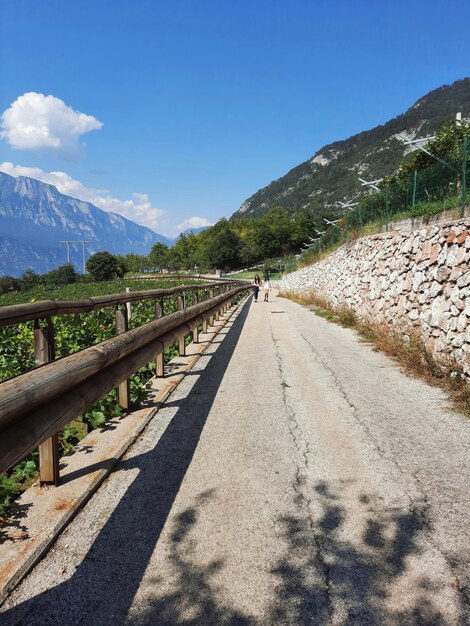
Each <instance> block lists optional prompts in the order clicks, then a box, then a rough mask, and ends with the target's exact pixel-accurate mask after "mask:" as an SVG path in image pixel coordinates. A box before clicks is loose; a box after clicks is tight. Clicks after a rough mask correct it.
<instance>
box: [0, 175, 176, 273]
mask: <svg viewBox="0 0 470 626" xmlns="http://www.w3.org/2000/svg"><path fill="white" fill-rule="evenodd" d="M67 240H68V241H87V242H88V243H87V244H86V250H87V256H89V255H90V254H93V253H95V252H98V251H100V250H108V251H109V252H111V253H113V254H127V253H129V252H137V253H139V254H148V252H149V251H150V248H151V247H152V245H153V244H154V243H157V241H161V242H163V243H166V244H170V245H171V243H172V240H170V239H168V238H166V237H164V236H163V235H159V234H158V233H155V232H154V231H152V230H151V229H150V228H147V227H145V226H141V225H140V224H136V223H135V222H132V221H131V220H128V219H127V218H125V217H123V216H122V215H118V214H117V213H110V212H109V213H108V212H107V211H103V210H102V209H99V208H98V207H96V206H95V205H93V204H91V203H90V202H85V201H84V200H78V199H76V198H72V197H71V196H67V195H65V194H62V193H61V192H59V191H58V189H57V187H55V186H54V185H51V184H49V183H43V182H42V181H39V180H37V179H35V178H29V177H26V176H18V177H14V176H10V175H9V174H5V173H4V172H0V275H5V274H8V275H11V276H19V275H21V274H22V273H23V272H24V271H25V270H27V269H29V268H30V269H32V270H33V271H35V272H38V273H44V272H48V271H50V270H51V269H54V268H56V267H58V266H59V265H63V264H64V263H66V262H67V255H66V250H65V246H64V245H63V244H61V243H60V242H61V241H62V242H63V241H67ZM70 251H71V262H72V263H73V264H74V265H75V266H76V268H77V269H79V270H82V269H83V267H82V265H83V259H82V253H83V250H82V247H81V246H79V249H75V246H71V247H70Z"/></svg>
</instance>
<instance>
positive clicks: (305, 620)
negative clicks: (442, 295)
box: [0, 297, 470, 626]
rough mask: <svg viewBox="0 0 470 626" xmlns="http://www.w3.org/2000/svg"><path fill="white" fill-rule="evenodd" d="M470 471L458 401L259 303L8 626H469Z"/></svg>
mask: <svg viewBox="0 0 470 626" xmlns="http://www.w3.org/2000/svg"><path fill="white" fill-rule="evenodd" d="M469 452H470V420H468V419H467V418H465V417H464V416H462V415H459V414H457V413H455V412H453V411H452V410H451V409H450V408H449V406H448V402H447V400H446V398H445V396H444V394H443V393H442V392H441V391H439V390H436V389H434V388H431V387H429V386H427V385H426V384H425V383H423V382H420V381H418V380H414V379H412V378H410V377H409V376H408V375H406V374H404V373H403V372H402V371H401V370H400V369H399V367H398V366H397V365H396V364H395V363H394V362H393V361H391V360H390V359H389V358H387V357H385V356H384V355H382V354H380V353H377V352H375V351H374V350H373V349H372V347H371V346H369V345H367V344H365V343H363V342H361V340H360V339H359V338H358V337H357V335H356V334H355V333H354V331H352V330H349V329H344V328H341V327H339V326H337V325H334V324H331V323H329V322H327V321H325V320H324V319H322V318H320V317H318V316H316V315H315V314H314V313H313V312H312V311H310V310H308V309H307V308H305V307H301V306H299V305H297V304H295V303H292V302H290V301H287V300H284V299H281V298H278V297H274V298H273V300H272V301H270V302H267V303H265V302H262V301H260V302H257V303H254V302H253V301H252V300H251V298H250V299H249V300H248V301H247V302H246V304H245V305H244V306H243V307H242V308H241V309H240V310H239V312H238V313H237V314H236V316H235V317H234V319H233V321H232V322H230V323H229V324H228V325H227V326H226V327H225V328H224V330H223V331H222V332H221V334H220V335H219V336H218V338H217V339H216V342H215V343H214V344H213V345H212V346H211V348H210V349H209V350H208V351H207V352H206V353H205V355H204V356H203V357H202V358H201V359H200V360H199V361H198V363H197V365H196V367H195V368H194V369H193V370H192V371H191V372H190V374H188V375H187V376H186V377H185V379H184V381H183V382H182V383H181V384H180V386H179V387H178V389H177V390H176V391H175V392H174V393H173V394H172V396H171V397H170V398H169V400H168V401H167V403H166V406H165V407H164V408H163V409H162V410H160V411H159V412H158V414H157V415H156V417H155V418H154V420H153V421H152V422H151V423H150V425H149V426H148V428H147V429H146V430H145V431H144V433H143V434H142V435H141V436H140V438H139V439H138V441H137V442H136V443H135V444H134V445H133V446H132V448H131V449H130V450H129V451H128V453H127V455H126V457H125V458H124V459H123V461H122V462H121V463H120V465H119V466H118V468H117V470H116V471H115V472H114V473H113V474H112V475H111V476H110V478H109V479H108V480H107V481H106V482H105V483H104V484H103V486H102V487H101V488H100V490H99V491H98V492H97V493H96V494H95V496H94V497H93V498H92V499H91V500H90V502H89V503H88V504H87V505H86V507H85V508H84V509H83V511H81V512H80V513H79V515H78V516H77V517H76V518H75V520H74V521H73V522H72V523H71V524H70V525H69V526H68V528H67V529H66V531H65V532H64V533H63V534H62V536H61V537H60V538H59V539H58V541H57V542H56V544H55V546H54V548H53V549H52V550H51V551H50V552H49V554H48V555H47V556H46V557H45V558H44V559H43V560H42V561H41V562H40V563H39V564H38V566H37V567H36V568H35V569H34V571H33V572H32V573H31V574H30V575H29V576H28V577H27V578H26V579H25V580H24V582H23V583H22V584H21V585H20V586H19V587H18V589H17V590H16V591H15V592H14V593H13V594H12V595H11V597H10V598H9V599H8V600H7V601H6V603H5V604H4V605H3V607H2V609H1V610H0V623H1V624H2V625H4V624H5V625H10V624H22V625H27V624H34V625H41V624H61V625H64V624H65V625H68V624H86V625H94V624H96V625H99V626H101V625H107V624H136V625H140V624H142V625H144V624H145V625H160V624H164V625H180V624H181V625H185V626H186V625H199V624H201V625H231V626H232V625H233V626H235V625H261V624H262V625H277V624H291V625H297V624H299V625H300V624H318V625H323V624H324V625H330V624H331V625H333V624H334V625H349V624H368V625H372V624H374V625H375V624H377V625H389V624H390V625H396V626H403V625H408V624H413V625H418V624H419V625H428V624H429V625H431V624H432V625H459V626H460V625H465V624H469V623H470V619H469V606H470V603H469V595H470V589H469V581H470V525H469V523H468V521H469V519H468V518H469V511H470V506H469V505H470V496H469V485H470V454H469Z"/></svg>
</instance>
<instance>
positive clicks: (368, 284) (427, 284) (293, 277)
mask: <svg viewBox="0 0 470 626" xmlns="http://www.w3.org/2000/svg"><path fill="white" fill-rule="evenodd" d="M469 231H470V219H469V218H465V219H463V220H460V221H456V222H449V223H444V224H439V225H434V226H429V227H426V228H421V229H419V230H414V231H408V232H404V231H400V232H391V233H382V234H380V235H373V236H370V237H363V238H361V239H357V240H355V241H352V242H349V243H347V244H345V245H344V246H342V247H341V248H339V249H338V250H336V251H335V252H334V253H333V254H331V255H330V256H329V257H328V258H326V259H324V260H322V261H319V262H318V263H315V264H314V265H311V266H309V267H305V268H303V269H301V270H298V271H296V272H293V273H292V274H288V275H287V276H285V278H284V279H283V280H282V281H281V283H280V288H281V289H283V290H286V291H294V292H296V293H306V292H309V291H315V292H316V293H317V294H318V295H320V296H322V297H324V298H326V300H327V301H328V302H329V304H330V305H331V306H332V307H338V306H340V305H345V306H347V307H349V308H351V309H352V310H354V311H355V312H356V314H357V315H358V316H359V317H360V318H362V319H364V320H368V321H386V322H388V323H390V324H392V325H393V326H395V327H396V328H400V329H403V330H404V331H406V330H407V329H410V328H415V329H417V330H419V332H420V333H421V335H422V337H423V339H424V341H425V343H426V346H427V348H428V349H429V351H430V352H431V353H432V354H433V356H434V358H435V359H436V360H437V361H439V362H441V363H442V364H446V363H448V362H449V357H450V358H451V359H453V360H455V361H456V362H457V363H458V364H459V365H460V366H461V367H462V369H463V370H464V371H465V373H466V374H467V375H469V376H470V297H469V296H470V233H469Z"/></svg>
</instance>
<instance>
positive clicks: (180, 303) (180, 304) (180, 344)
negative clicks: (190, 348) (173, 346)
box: [178, 293, 186, 356]
mask: <svg viewBox="0 0 470 626" xmlns="http://www.w3.org/2000/svg"><path fill="white" fill-rule="evenodd" d="M184 299H185V298H184V293H180V294H178V311H182V310H183V309H184ZM184 338H185V337H184V335H183V336H182V337H180V338H179V339H178V354H179V355H180V356H185V354H186V346H185V343H184Z"/></svg>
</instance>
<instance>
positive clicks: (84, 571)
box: [0, 300, 250, 626]
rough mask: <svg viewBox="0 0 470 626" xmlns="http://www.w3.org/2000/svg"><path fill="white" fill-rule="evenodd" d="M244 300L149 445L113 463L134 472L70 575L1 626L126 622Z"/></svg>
mask: <svg viewBox="0 0 470 626" xmlns="http://www.w3.org/2000/svg"><path fill="white" fill-rule="evenodd" d="M249 303H250V301H249V300H248V301H247V302H246V303H245V304H243V305H242V307H241V309H240V310H239V312H238V313H237V314H236V315H235V316H234V318H232V319H233V321H231V322H229V324H228V325H227V326H226V327H225V329H223V330H222V331H221V333H224V339H223V341H222V340H221V339H220V340H219V341H220V342H221V343H220V345H219V346H218V348H217V350H216V351H215V352H214V354H213V355H212V357H211V359H210V360H209V362H208V364H207V366H206V368H205V369H204V370H203V371H202V372H201V376H200V377H199V378H198V379H197V380H196V382H195V383H194V385H193V387H192V389H191V392H190V394H189V396H188V397H187V398H185V399H184V400H182V401H181V403H180V405H179V408H178V410H177V412H176V414H175V415H174V417H173V419H172V421H171V422H170V424H169V425H168V426H167V428H166V430H165V432H164V433H163V435H162V436H161V438H160V439H159V441H158V442H157V443H156V445H155V447H154V448H153V449H152V450H151V451H149V452H147V453H145V454H142V455H139V456H136V457H133V458H130V459H127V460H124V461H122V462H121V463H120V464H119V465H118V467H117V470H116V471H126V470H132V469H134V468H137V469H138V470H139V472H138V475H137V477H136V478H135V480H134V481H133V483H132V484H131V485H130V486H129V488H128V489H127V491H126V493H125V495H124V496H123V497H122V498H121V500H120V502H119V504H118V505H117V507H116V508H115V509H114V511H113V513H112V515H111V516H110V518H109V519H108V520H107V521H106V523H105V524H104V526H103V528H102V530H101V531H100V533H99V534H98V536H97V537H96V539H95V540H94V542H93V544H92V546H91V547H90V550H89V551H88V553H87V555H86V557H85V558H84V559H83V561H82V562H81V563H80V565H79V566H78V567H77V569H76V571H75V572H74V574H73V575H72V576H71V578H69V579H68V580H67V581H66V582H64V583H62V584H59V585H57V586H56V587H53V588H52V589H49V590H48V591H47V592H45V593H41V594H39V595H37V596H35V597H34V598H32V599H31V600H28V601H25V602H23V603H22V604H20V605H18V606H16V607H14V608H11V609H8V610H5V611H4V612H3V613H1V612H0V623H1V624H2V626H7V625H12V624H24V625H26V624H34V625H35V626H39V625H41V624H48V625H49V624H60V625H61V626H63V625H64V624H65V625H68V624H73V625H75V624H86V625H87V626H89V625H94V624H96V625H99V626H105V625H107V624H113V625H116V624H122V623H124V622H125V620H126V615H127V613H128V611H129V608H130V606H131V605H132V602H133V600H134V596H135V594H136V592H137V589H138V588H139V584H140V582H141V580H142V577H143V575H144V572H145V569H146V567H147V564H148V562H149V560H150V558H151V555H152V553H153V551H154V549H155V546H156V543H157V541H158V538H159V536H160V533H161V531H162V529H163V526H164V524H165V522H166V520H167V517H168V514H169V512H170V510H171V507H172V505H173V502H174V499H175V497H176V495H177V493H178V490H179V488H180V485H181V483H182V481H183V478H184V476H185V474H186V471H187V469H188V467H189V465H190V463H191V460H192V457H193V454H194V452H195V450H196V447H197V444H198V441H199V438H200V436H201V433H202V430H203V428H204V425H205V422H206V419H207V416H208V414H209V412H210V410H211V407H212V404H213V402H214V399H215V396H216V394H217V391H218V388H219V386H220V383H221V381H222V378H223V376H224V374H225V371H226V368H227V365H228V363H229V361H230V359H231V358H232V354H233V351H234V348H235V346H236V344H237V342H238V339H239V337H240V334H241V331H242V328H243V324H244V322H245V319H246V316H247V314H248V310H249V306H248V305H249ZM219 336H220V335H219ZM155 419H158V414H157V415H156V417H155ZM214 610H215V609H214ZM167 614H168V611H167ZM168 619H170V618H169V617H168ZM153 623H155V624H157V623H160V622H158V621H153ZM161 623H175V624H177V623H178V622H177V621H175V622H171V620H170V621H166V622H165V621H164V622H161Z"/></svg>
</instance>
